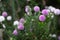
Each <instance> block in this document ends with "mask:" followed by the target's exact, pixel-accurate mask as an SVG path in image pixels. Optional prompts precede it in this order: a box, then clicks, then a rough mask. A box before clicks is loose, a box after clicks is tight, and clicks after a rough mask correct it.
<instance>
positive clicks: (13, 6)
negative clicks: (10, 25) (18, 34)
mask: <svg viewBox="0 0 60 40" xmlns="http://www.w3.org/2000/svg"><path fill="white" fill-rule="evenodd" d="M10 1H11V2H10V3H11V7H12V16H13V20H15V19H16V10H15V0H10Z"/></svg>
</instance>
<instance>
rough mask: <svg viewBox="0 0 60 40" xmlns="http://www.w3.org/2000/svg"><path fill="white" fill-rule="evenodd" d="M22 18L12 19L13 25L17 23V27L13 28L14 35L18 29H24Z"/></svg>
mask: <svg viewBox="0 0 60 40" xmlns="http://www.w3.org/2000/svg"><path fill="white" fill-rule="evenodd" d="M24 22H25V20H24V18H21V19H20V20H19V21H14V23H13V25H14V26H16V25H17V29H16V28H15V30H14V31H13V34H14V35H18V31H17V30H24Z"/></svg>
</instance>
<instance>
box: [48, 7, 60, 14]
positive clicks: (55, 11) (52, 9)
mask: <svg viewBox="0 0 60 40" xmlns="http://www.w3.org/2000/svg"><path fill="white" fill-rule="evenodd" d="M48 9H49V10H50V11H51V12H53V13H54V14H55V15H60V9H57V8H55V7H52V6H49V7H48Z"/></svg>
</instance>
